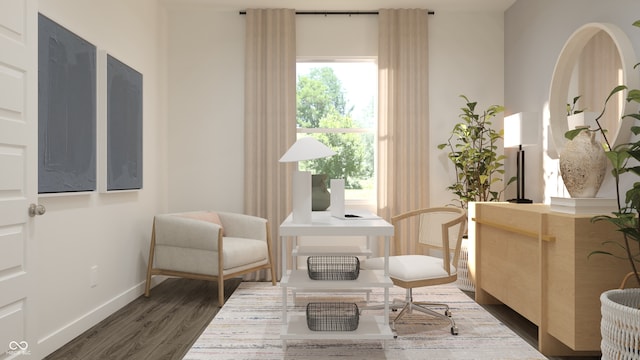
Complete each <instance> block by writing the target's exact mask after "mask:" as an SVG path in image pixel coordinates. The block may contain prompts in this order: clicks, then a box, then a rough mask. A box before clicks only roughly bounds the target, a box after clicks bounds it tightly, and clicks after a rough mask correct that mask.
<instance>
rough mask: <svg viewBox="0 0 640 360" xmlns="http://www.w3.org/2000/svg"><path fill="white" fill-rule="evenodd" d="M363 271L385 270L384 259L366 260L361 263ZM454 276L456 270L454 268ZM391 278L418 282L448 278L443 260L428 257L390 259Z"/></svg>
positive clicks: (396, 257)
mask: <svg viewBox="0 0 640 360" xmlns="http://www.w3.org/2000/svg"><path fill="white" fill-rule="evenodd" d="M360 268H361V269H363V270H383V269H384V258H383V257H378V258H371V259H364V260H362V261H361V262H360ZM451 270H452V274H455V272H456V268H455V267H452V268H451ZM389 276H390V277H392V278H395V279H398V280H402V281H417V280H425V279H437V278H442V277H447V276H449V274H448V273H447V272H446V271H445V269H444V267H443V266H442V259H440V258H437V257H433V256H426V255H399V256H390V257H389Z"/></svg>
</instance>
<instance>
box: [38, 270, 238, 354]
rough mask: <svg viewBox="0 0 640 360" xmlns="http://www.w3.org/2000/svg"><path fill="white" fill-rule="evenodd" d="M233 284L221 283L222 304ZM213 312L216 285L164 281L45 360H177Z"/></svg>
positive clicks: (198, 281) (185, 351) (216, 302)
mask: <svg viewBox="0 0 640 360" xmlns="http://www.w3.org/2000/svg"><path fill="white" fill-rule="evenodd" d="M239 284H240V279H231V280H228V281H226V282H225V291H224V295H225V299H228V298H229V296H230V295H231V294H232V293H233V291H234V290H235V289H236V288H237V287H238V285H239ZM219 309H220V308H219V304H218V288H217V283H215V282H211V281H200V280H187V279H167V280H166V281H164V282H162V283H161V284H159V285H158V286H156V287H154V288H153V289H152V290H151V296H150V297H149V298H146V297H144V296H140V297H139V298H137V299H136V300H134V301H133V302H131V303H130V304H128V305H127V306H125V307H123V308H122V309H120V310H118V311H117V312H115V313H114V314H113V315H111V316H109V317H108V318H106V319H105V320H103V321H101V322H100V323H98V324H97V325H95V326H93V327H92V328H90V329H89V330H87V331H86V332H85V333H83V334H81V335H80V336H78V337H77V338H75V339H73V340H72V341H70V342H69V343H68V344H66V345H65V346H63V347H62V348H60V349H58V350H56V351H55V352H54V353H52V354H51V355H49V356H48V357H46V358H45V359H46V360H89V359H91V360H103V359H112V360H119V359H122V360H125V359H126V360H144V359H149V360H173V359H176V360H177V359H182V358H183V357H184V355H185V354H186V353H187V351H188V350H189V348H191V345H192V344H193V343H194V342H195V341H196V339H197V338H198V336H199V335H200V333H202V331H203V330H204V328H205V327H206V326H207V324H209V322H211V319H213V317H214V316H215V315H216V314H217V313H218V310H219Z"/></svg>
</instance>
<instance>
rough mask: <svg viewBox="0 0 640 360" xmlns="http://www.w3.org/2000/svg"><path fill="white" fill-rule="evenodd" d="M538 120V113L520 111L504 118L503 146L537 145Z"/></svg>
mask: <svg viewBox="0 0 640 360" xmlns="http://www.w3.org/2000/svg"><path fill="white" fill-rule="evenodd" d="M539 128H540V121H539V117H538V113H534V112H520V113H516V114H513V115H509V116H506V117H505V118H504V147H506V148H510V147H519V146H520V145H522V146H531V145H537V144H538V143H539V139H538V138H539V137H540V136H539V134H540V131H539Z"/></svg>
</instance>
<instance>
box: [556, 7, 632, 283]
mask: <svg viewBox="0 0 640 360" xmlns="http://www.w3.org/2000/svg"><path fill="white" fill-rule="evenodd" d="M633 25H634V26H636V27H640V20H638V21H636V22H634V23H633ZM638 65H640V63H638V64H636V65H635V66H634V68H637V67H638ZM624 90H628V91H627V96H626V101H627V103H637V104H640V89H628V87H627V86H625V85H619V86H616V87H615V88H614V89H613V90H612V91H611V93H610V94H609V96H608V97H607V98H606V100H605V102H604V106H603V109H602V112H601V113H600V114H599V115H598V116H597V117H596V124H597V129H584V128H582V129H575V130H569V131H568V132H567V133H566V134H565V137H566V138H567V139H569V140H572V139H573V138H575V137H576V136H577V135H578V134H579V133H580V132H581V131H597V132H600V133H601V134H602V138H603V140H604V142H605V144H604V146H605V154H606V156H607V158H608V159H609V161H610V163H611V165H612V170H611V175H612V176H613V178H614V180H615V187H616V198H617V202H618V209H617V211H614V212H613V213H611V214H608V215H598V216H595V217H593V218H592V221H593V222H598V221H607V222H609V223H611V224H613V225H615V227H616V228H617V230H618V231H619V232H621V233H622V234H623V237H622V239H623V240H622V241H615V240H606V241H605V242H603V245H604V246H607V248H611V249H612V250H596V251H593V252H591V253H590V255H589V256H593V255H596V254H603V255H609V256H614V257H617V258H620V259H623V260H625V261H627V262H628V263H629V267H630V269H631V270H630V273H631V274H633V275H635V279H636V282H637V284H638V286H640V275H639V274H638V264H639V263H640V222H639V221H638V213H640V182H638V181H635V182H633V184H632V185H631V186H630V187H629V188H627V189H622V188H621V184H620V180H621V176H622V175H624V174H635V175H636V176H640V166H639V165H638V164H640V138H638V137H637V135H639V134H640V126H632V127H631V132H632V133H633V135H634V136H635V138H634V140H633V141H630V142H627V143H623V144H619V145H617V146H615V147H611V144H610V143H609V140H608V139H607V136H606V130H605V129H603V128H602V126H601V125H600V121H599V120H600V118H601V117H602V116H603V114H604V112H605V110H606V106H607V103H608V102H609V100H610V99H611V97H612V96H613V95H614V94H616V93H618V92H620V91H624ZM626 117H629V118H633V119H636V120H640V113H630V114H625V115H623V118H626ZM639 180H640V179H639ZM623 192H624V198H623Z"/></svg>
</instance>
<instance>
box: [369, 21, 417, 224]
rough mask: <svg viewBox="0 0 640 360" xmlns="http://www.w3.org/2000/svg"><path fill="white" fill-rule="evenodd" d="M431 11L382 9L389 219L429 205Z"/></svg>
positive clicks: (382, 139)
mask: <svg viewBox="0 0 640 360" xmlns="http://www.w3.org/2000/svg"><path fill="white" fill-rule="evenodd" d="M427 17H428V11H427V10H422V9H399V10H396V9H393V10H391V9H383V10H380V12H379V17H378V22H379V30H378V31H379V34H378V36H379V42H378V67H379V74H378V76H379V78H378V81H379V85H378V86H379V90H378V92H379V94H378V97H379V99H378V101H379V108H378V113H379V119H378V124H379V125H378V136H379V139H378V214H379V215H380V216H382V217H384V218H386V219H389V218H390V217H391V216H393V215H397V214H399V213H402V212H405V211H409V210H414V209H418V208H422V207H427V206H429V161H428V159H429V151H430V147H429V86H428V84H429V82H428V55H429V53H428V46H427V45H428V39H427ZM402 233H403V236H416V234H411V233H409V230H408V229H406V230H405V229H402Z"/></svg>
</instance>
